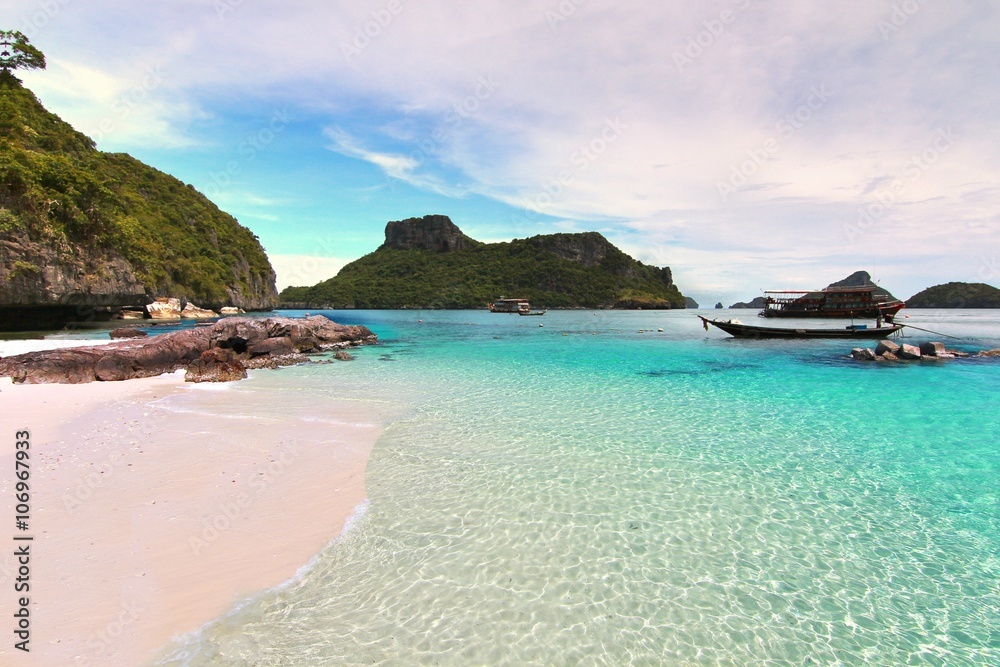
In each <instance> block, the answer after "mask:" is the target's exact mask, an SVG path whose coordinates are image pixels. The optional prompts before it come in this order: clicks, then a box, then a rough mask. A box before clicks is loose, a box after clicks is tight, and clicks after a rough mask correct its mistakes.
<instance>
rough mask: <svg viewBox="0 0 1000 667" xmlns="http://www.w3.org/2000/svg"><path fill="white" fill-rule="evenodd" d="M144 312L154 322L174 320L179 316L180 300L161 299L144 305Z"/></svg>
mask: <svg viewBox="0 0 1000 667" xmlns="http://www.w3.org/2000/svg"><path fill="white" fill-rule="evenodd" d="M146 312H147V313H149V316H150V317H151V318H152V319H154V320H176V319H178V318H180V316H181V300H180V299H174V298H172V297H161V298H159V299H157V300H156V301H154V302H153V303H148V304H146Z"/></svg>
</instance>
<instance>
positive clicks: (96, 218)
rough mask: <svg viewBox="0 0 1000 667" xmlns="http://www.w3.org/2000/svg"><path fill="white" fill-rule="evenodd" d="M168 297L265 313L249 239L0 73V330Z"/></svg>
mask: <svg viewBox="0 0 1000 667" xmlns="http://www.w3.org/2000/svg"><path fill="white" fill-rule="evenodd" d="M158 296H174V297H178V298H180V299H182V300H183V301H194V302H195V303H197V304H199V305H202V306H206V307H209V308H214V309H218V308H219V307H221V306H228V305H232V306H238V307H241V308H244V309H246V310H261V309H270V308H273V307H274V306H275V305H276V303H277V298H276V297H277V292H276V290H275V287H274V271H273V269H272V268H271V265H270V263H269V262H268V260H267V256H266V255H265V254H264V250H263V248H262V247H261V245H260V243H259V241H258V240H257V238H256V236H254V235H253V234H252V233H251V232H250V231H249V230H247V229H246V228H244V227H242V226H241V225H239V223H238V222H237V221H236V220H235V219H234V218H233V217H232V216H230V215H228V214H226V213H224V212H222V211H220V210H219V209H218V208H217V207H216V206H215V205H214V204H213V203H212V202H210V201H209V200H208V199H207V198H205V197H204V196H203V195H201V194H200V193H198V192H197V191H195V189H194V188H192V187H191V186H189V185H185V184H184V183H181V182H180V181H178V180H177V179H175V178H173V177H171V176H168V175H167V174H164V173H162V172H160V171H157V170H156V169H154V168H152V167H149V166H147V165H145V164H143V163H141V162H139V161H138V160H136V159H134V158H132V157H130V156H128V155H125V154H122V153H103V152H100V151H98V150H96V148H95V145H94V142H93V141H92V140H91V139H90V138H88V137H87V136H85V135H83V134H81V133H79V132H77V131H76V130H74V129H73V128H72V127H71V126H69V125H68V124H67V123H65V122H63V121H62V120H61V119H60V118H59V117H58V116H56V115H55V114H52V113H50V112H49V111H47V110H46V109H45V108H44V107H43V106H42V104H41V103H40V102H39V101H38V99H37V98H35V96H34V95H33V94H32V93H31V91H29V90H27V89H26V88H24V87H23V86H22V85H21V82H20V81H18V80H17V79H16V78H15V77H14V76H13V75H11V74H10V73H9V72H0V329H6V330H11V329H27V328H49V327H53V326H59V325H60V324H61V323H65V322H67V321H72V320H74V319H76V320H79V319H92V318H95V317H101V316H102V315H105V316H106V315H107V313H108V312H110V311H111V310H114V309H117V308H120V307H122V306H136V305H142V304H144V303H148V302H149V301H150V300H152V299H153V298H154V297H158Z"/></svg>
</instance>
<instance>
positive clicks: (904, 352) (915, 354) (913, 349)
mask: <svg viewBox="0 0 1000 667" xmlns="http://www.w3.org/2000/svg"><path fill="white" fill-rule="evenodd" d="M896 356H897V357H899V358H900V359H919V358H920V348H919V347H917V346H916V345H909V344H907V343H903V344H902V345H900V346H899V352H897V353H896Z"/></svg>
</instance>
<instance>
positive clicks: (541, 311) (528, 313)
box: [517, 308, 549, 316]
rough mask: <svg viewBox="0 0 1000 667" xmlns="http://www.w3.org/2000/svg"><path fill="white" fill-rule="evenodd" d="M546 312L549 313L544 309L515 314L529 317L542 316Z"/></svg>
mask: <svg viewBox="0 0 1000 667" xmlns="http://www.w3.org/2000/svg"><path fill="white" fill-rule="evenodd" d="M547 312H549V310H548V308H546V309H545V310H519V311H517V314H518V315H526V316H529V315H544V314H545V313H547Z"/></svg>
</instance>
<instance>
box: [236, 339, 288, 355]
mask: <svg viewBox="0 0 1000 667" xmlns="http://www.w3.org/2000/svg"><path fill="white" fill-rule="evenodd" d="M248 350H249V352H250V356H251V357H259V356H261V355H265V354H267V355H274V356H279V357H280V356H284V355H288V354H297V353H298V351H299V349H298V348H297V347H295V345H294V344H293V343H292V339H291V338H289V337H288V336H282V337H281V338H265V339H264V340H262V341H260V342H258V343H254V344H253V345H251V346H250V347H249V348H248Z"/></svg>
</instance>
